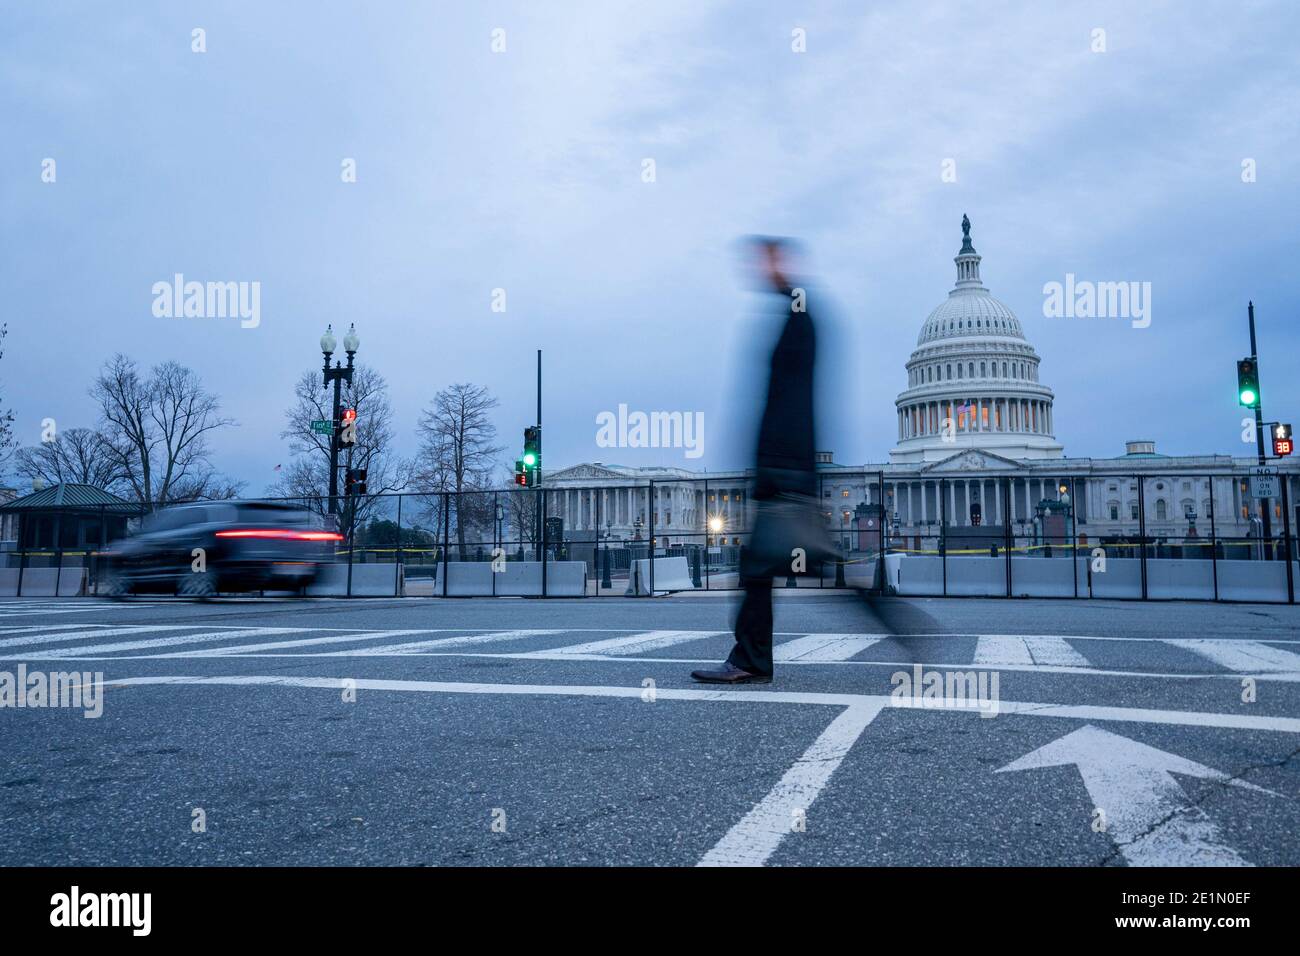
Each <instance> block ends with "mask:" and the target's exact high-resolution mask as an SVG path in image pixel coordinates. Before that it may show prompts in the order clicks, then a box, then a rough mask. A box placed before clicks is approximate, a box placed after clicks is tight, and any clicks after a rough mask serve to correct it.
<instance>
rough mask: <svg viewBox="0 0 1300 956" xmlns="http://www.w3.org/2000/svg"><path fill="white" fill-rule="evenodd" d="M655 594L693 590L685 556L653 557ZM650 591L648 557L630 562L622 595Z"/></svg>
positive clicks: (628, 595) (689, 569) (641, 594)
mask: <svg viewBox="0 0 1300 956" xmlns="http://www.w3.org/2000/svg"><path fill="white" fill-rule="evenodd" d="M654 562H655V581H654V584H655V594H667V593H668V592H670V591H693V590H695V585H694V584H692V583H691V568H690V565H689V564H687V562H686V558H684V557H676V558H655V559H654ZM649 593H650V559H649V558H642V559H640V560H637V561H633V562H632V570H631V572H630V573H629V574H628V578H627V590H626V591H625V592H624V593H623V596H624V597H632V596H633V595H636V596H644V595H647V594H649Z"/></svg>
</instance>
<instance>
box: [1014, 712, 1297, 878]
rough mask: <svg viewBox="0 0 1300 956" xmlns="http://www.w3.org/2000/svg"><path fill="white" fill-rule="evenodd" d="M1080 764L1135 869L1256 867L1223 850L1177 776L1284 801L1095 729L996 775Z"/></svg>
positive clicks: (1063, 740) (1210, 824)
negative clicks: (1140, 867) (1202, 778)
mask: <svg viewBox="0 0 1300 956" xmlns="http://www.w3.org/2000/svg"><path fill="white" fill-rule="evenodd" d="M1066 764H1074V765H1076V766H1077V767H1078V768H1079V773H1080V774H1081V775H1082V777H1083V785H1084V786H1085V787H1087V788H1088V796H1090V797H1092V802H1093V805H1094V806H1096V807H1098V808H1099V809H1101V811H1102V812H1103V813H1104V814H1105V820H1106V832H1107V833H1109V834H1110V835H1111V837H1112V838H1113V839H1114V840H1115V843H1116V844H1117V845H1118V846H1119V850H1120V852H1121V853H1123V854H1124V859H1125V860H1127V861H1128V864H1129V866H1252V865H1253V864H1251V863H1248V862H1246V861H1245V860H1243V859H1242V858H1241V857H1240V856H1238V855H1237V852H1236V851H1235V850H1233V849H1232V848H1231V847H1228V846H1225V845H1223V843H1221V842H1220V838H1219V830H1218V827H1216V826H1215V825H1214V822H1213V821H1212V820H1211V819H1210V818H1209V816H1208V815H1207V814H1206V813H1205V811H1204V810H1202V809H1201V808H1200V807H1196V806H1192V805H1191V803H1190V802H1189V800H1188V798H1187V794H1186V792H1185V791H1184V790H1183V788H1182V787H1181V786H1179V784H1178V782H1177V781H1176V780H1174V778H1173V777H1172V776H1171V774H1175V773H1177V774H1182V775H1183V776H1186V777H1204V778H1206V779H1208V780H1217V781H1219V782H1221V783H1226V784H1228V785H1229V786H1233V787H1241V788H1242V789H1245V790H1255V791H1257V792H1259V793H1267V794H1270V795H1272V796H1277V794H1275V793H1273V791H1271V790H1265V789H1264V788H1262V787H1257V786H1255V785H1254V784H1251V783H1246V782H1245V781H1243V780H1234V779H1232V778H1231V777H1229V776H1228V775H1227V774H1225V773H1223V772H1221V771H1218V770H1214V769H1213V768H1211V767H1207V766H1205V765H1204V764H1199V763H1195V762H1193V761H1191V760H1186V759H1184V758H1182V757H1179V756H1177V755H1176V754H1171V753H1166V752H1165V751H1163V750H1157V749H1156V748H1155V747H1148V746H1147V745H1146V744H1142V743H1138V742H1137V741H1136V740H1129V739H1128V738H1127V737H1121V736H1120V735H1119V734H1112V733H1109V732H1108V731H1105V730H1102V729H1100V728H1098V727H1094V726H1092V725H1091V724H1087V725H1085V726H1083V727H1081V728H1079V729H1078V730H1076V731H1074V732H1073V733H1070V734H1066V735H1065V736H1064V737H1062V738H1060V739H1059V740H1054V741H1052V742H1051V743H1050V744H1047V745H1046V746H1043V747H1039V748H1038V749H1037V750H1035V751H1034V752H1033V753H1028V754H1025V756H1023V757H1021V758H1020V759H1019V760H1013V761H1012V762H1011V763H1009V764H1007V765H1006V766H1005V767H1002V768H1001V769H1000V770H997V771H995V773H1006V772H1007V771H1013V770H1034V769H1037V768H1039V767H1057V766H1062V765H1066Z"/></svg>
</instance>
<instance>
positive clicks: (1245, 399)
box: [1237, 358, 1259, 408]
mask: <svg viewBox="0 0 1300 956" xmlns="http://www.w3.org/2000/svg"><path fill="white" fill-rule="evenodd" d="M1237 402H1238V404H1240V405H1244V406H1245V407H1246V408H1257V407H1258V406H1259V366H1258V365H1257V364H1256V363H1255V360H1254V359H1253V358H1245V359H1242V360H1241V361H1239V362H1238V363H1237Z"/></svg>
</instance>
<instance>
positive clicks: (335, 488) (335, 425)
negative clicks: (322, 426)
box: [320, 325, 361, 515]
mask: <svg viewBox="0 0 1300 956" xmlns="http://www.w3.org/2000/svg"><path fill="white" fill-rule="evenodd" d="M360 345H361V339H359V338H358V337H357V330H356V326H355V325H350V326H349V327H348V334H347V335H345V336H343V351H345V352H346V353H347V355H348V364H347V365H346V366H345V365H343V363H342V362H335V363H334V367H333V368H330V358H332V357H333V355H334V348H335V346H336V342H335V340H334V327H333V326H332V325H327V326H325V334H324V335H322V336H321V337H320V350H321V352H322V353H323V354H324V355H325V368H324V373H323V374H324V382H323V384H322V386H321V387H322V388H329V384H330V382H333V383H334V417H333V419H331V422H330V424H331V428H330V505H329V513H330V514H332V515H336V514H338V513H339V416H340V415H341V414H342V411H343V408H342V396H341V394H340V390H341V388H342V384H343V383H344V382H347V383H348V384H349V385H351V384H352V372H353V365H352V357H353V356H354V355H356V353H357V349H358V348H359V347H360Z"/></svg>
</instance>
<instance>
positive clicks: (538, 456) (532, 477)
mask: <svg viewBox="0 0 1300 956" xmlns="http://www.w3.org/2000/svg"><path fill="white" fill-rule="evenodd" d="M519 460H520V461H521V462H522V463H523V466H524V469H525V471H526V472H527V476H528V481H527V484H528V486H529V487H532V486H533V485H536V484H537V469H538V468H540V467H541V466H542V426H541V425H529V426H528V427H527V428H525V429H524V457H523V458H521V459H519Z"/></svg>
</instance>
